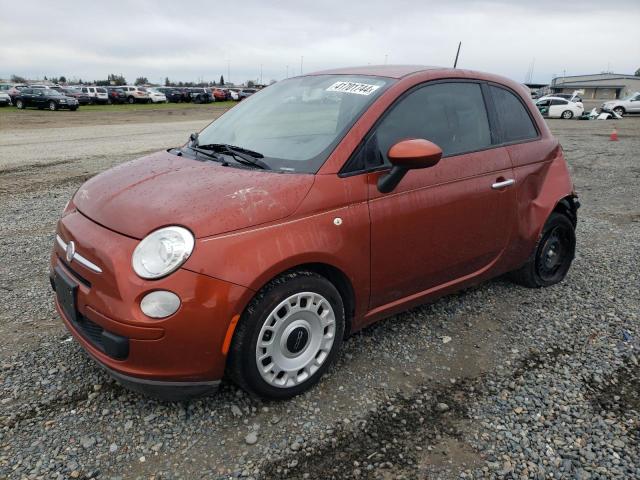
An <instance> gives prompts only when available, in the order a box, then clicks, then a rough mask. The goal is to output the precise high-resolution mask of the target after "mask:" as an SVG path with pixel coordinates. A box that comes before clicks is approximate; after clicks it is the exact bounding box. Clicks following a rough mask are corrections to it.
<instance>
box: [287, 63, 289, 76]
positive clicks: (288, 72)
mask: <svg viewBox="0 0 640 480" xmlns="http://www.w3.org/2000/svg"><path fill="white" fill-rule="evenodd" d="M287 78H289V65H287Z"/></svg>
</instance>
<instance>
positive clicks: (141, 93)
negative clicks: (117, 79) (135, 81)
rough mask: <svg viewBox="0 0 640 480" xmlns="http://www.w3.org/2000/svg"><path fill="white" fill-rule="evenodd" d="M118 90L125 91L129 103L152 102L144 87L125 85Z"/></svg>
mask: <svg viewBox="0 0 640 480" xmlns="http://www.w3.org/2000/svg"><path fill="white" fill-rule="evenodd" d="M118 88H121V89H122V90H124V93H125V94H126V95H127V102H129V103H136V102H142V103H149V101H150V100H151V99H150V98H149V94H148V93H147V91H146V90H145V88H144V87H138V86H135V85H123V86H121V87H118Z"/></svg>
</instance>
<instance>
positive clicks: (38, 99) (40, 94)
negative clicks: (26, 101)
mask: <svg viewBox="0 0 640 480" xmlns="http://www.w3.org/2000/svg"><path fill="white" fill-rule="evenodd" d="M34 93H35V95H34V96H33V103H34V105H35V106H36V107H44V106H45V105H46V103H47V96H46V94H45V91H44V89H43V88H39V89H37V90H35V91H34Z"/></svg>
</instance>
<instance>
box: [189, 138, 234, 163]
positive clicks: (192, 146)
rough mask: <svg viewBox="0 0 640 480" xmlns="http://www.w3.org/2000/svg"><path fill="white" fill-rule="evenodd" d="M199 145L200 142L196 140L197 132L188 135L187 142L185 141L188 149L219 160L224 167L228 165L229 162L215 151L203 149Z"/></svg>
mask: <svg viewBox="0 0 640 480" xmlns="http://www.w3.org/2000/svg"><path fill="white" fill-rule="evenodd" d="M199 145H200V143H199V141H198V133H197V132H196V133H192V134H191V135H189V142H187V148H188V149H189V150H193V151H194V152H196V154H201V155H204V156H206V157H209V158H211V159H213V160H215V161H217V162H220V163H221V164H222V165H223V166H225V167H226V166H227V165H229V163H228V162H227V161H226V160H225V159H224V158H222V157H221V156H220V155H218V154H217V153H216V152H214V151H213V150H204V149H202V148H199Z"/></svg>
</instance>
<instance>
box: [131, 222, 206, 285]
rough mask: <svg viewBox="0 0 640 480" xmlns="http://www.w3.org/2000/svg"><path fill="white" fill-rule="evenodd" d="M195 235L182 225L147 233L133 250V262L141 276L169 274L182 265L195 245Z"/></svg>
mask: <svg viewBox="0 0 640 480" xmlns="http://www.w3.org/2000/svg"><path fill="white" fill-rule="evenodd" d="M194 242H195V240H194V238H193V235H192V234H191V232H190V231H189V230H187V229H186V228H182V227H165V228H161V229H160V230H156V231H155V232H152V233H150V234H149V235H147V236H146V237H145V238H144V239H143V240H142V241H141V242H140V243H139V244H138V246H137V247H136V249H135V250H134V251H133V255H132V257H131V264H132V266H133V270H134V271H135V272H136V274H137V275H138V276H139V277H142V278H146V279H154V278H160V277H164V276H165V275H169V274H170V273H171V272H173V271H174V270H176V269H178V268H179V267H180V265H182V264H183V263H184V262H185V261H186V260H187V258H189V255H191V252H192V251H193V245H194Z"/></svg>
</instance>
